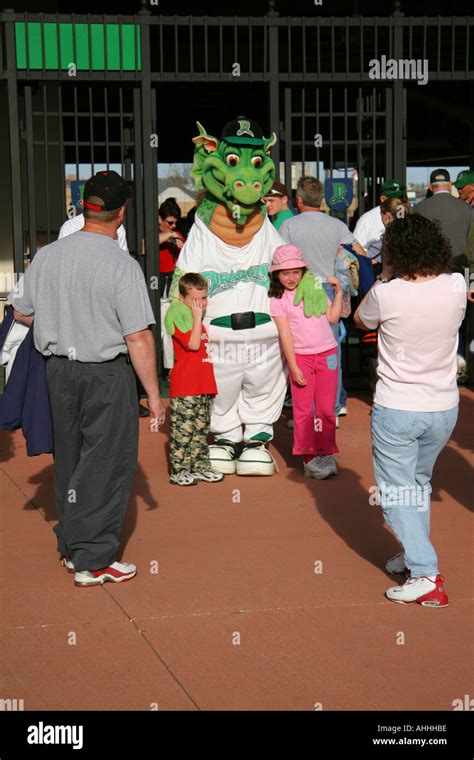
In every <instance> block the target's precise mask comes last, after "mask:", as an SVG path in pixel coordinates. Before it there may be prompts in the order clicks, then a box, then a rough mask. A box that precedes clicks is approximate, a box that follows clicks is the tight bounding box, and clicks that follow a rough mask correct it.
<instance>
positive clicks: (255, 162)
mask: <svg viewBox="0 0 474 760" xmlns="http://www.w3.org/2000/svg"><path fill="white" fill-rule="evenodd" d="M252 164H253V165H254V166H255V168H256V169H258V168H259V167H260V166H261V165H262V164H263V158H262V157H261V156H254V157H253V158H252Z"/></svg>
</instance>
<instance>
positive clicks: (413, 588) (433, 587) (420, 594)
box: [385, 575, 449, 607]
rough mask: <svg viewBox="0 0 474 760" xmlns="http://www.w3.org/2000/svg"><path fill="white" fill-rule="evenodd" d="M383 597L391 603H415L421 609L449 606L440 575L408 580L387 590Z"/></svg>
mask: <svg viewBox="0 0 474 760" xmlns="http://www.w3.org/2000/svg"><path fill="white" fill-rule="evenodd" d="M385 596H386V597H387V599H390V601H391V602H398V603H399V604H411V603H412V602H417V604H421V605H422V606H423V607H447V606H448V604H449V601H448V595H447V593H446V591H445V588H444V578H443V576H442V575H436V576H434V575H431V576H425V575H422V576H421V577H420V578H408V580H407V581H405V583H404V584H403V586H393V587H392V588H389V589H388V590H387V591H386V592H385Z"/></svg>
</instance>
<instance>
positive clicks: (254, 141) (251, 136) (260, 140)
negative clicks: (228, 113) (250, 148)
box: [221, 116, 265, 147]
mask: <svg viewBox="0 0 474 760" xmlns="http://www.w3.org/2000/svg"><path fill="white" fill-rule="evenodd" d="M221 140H225V141H226V142H227V143H229V144H230V145H244V146H245V145H255V146H257V147H262V146H263V145H265V139H264V137H263V132H262V128H261V127H260V126H259V125H258V124H257V122H256V121H252V120H251V119H247V118H246V117H245V116H237V118H236V119H234V121H229V123H228V124H226V125H225V127H224V129H223V130H222V135H221Z"/></svg>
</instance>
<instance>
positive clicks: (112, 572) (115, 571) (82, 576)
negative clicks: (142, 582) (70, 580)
mask: <svg viewBox="0 0 474 760" xmlns="http://www.w3.org/2000/svg"><path fill="white" fill-rule="evenodd" d="M136 574H137V567H136V565H132V564H131V563H128V562H113V563H112V564H111V565H109V567H104V568H103V569H102V570H83V571H82V572H80V573H76V574H75V576H74V585H75V586H102V584H103V583H107V582H110V583H123V582H124V581H130V580H131V579H132V578H134V577H135V576H136Z"/></svg>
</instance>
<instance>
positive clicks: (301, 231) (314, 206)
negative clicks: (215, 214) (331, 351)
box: [280, 177, 367, 416]
mask: <svg viewBox="0 0 474 760" xmlns="http://www.w3.org/2000/svg"><path fill="white" fill-rule="evenodd" d="M323 197H324V189H323V185H322V183H321V182H320V181H319V180H318V179H315V178H314V177H301V179H300V180H299V181H298V186H297V189H296V205H297V207H298V210H299V212H300V213H299V214H298V216H294V217H293V219H287V220H286V221H284V222H283V224H282V226H281V227H280V235H281V236H282V238H283V239H284V240H286V242H287V243H292V244H293V245H297V246H298V248H299V249H300V250H301V251H302V252H303V258H304V259H305V261H307V262H308V264H309V266H310V272H311V274H314V275H315V276H316V277H320V278H321V280H322V282H323V287H324V289H325V291H326V293H327V294H328V296H329V297H330V298H331V299H334V289H333V287H332V285H329V284H328V283H327V282H326V278H327V277H334V275H335V270H336V255H337V252H338V250H339V247H340V246H341V245H344V244H350V245H352V248H353V249H354V251H355V252H356V253H358V254H360V255H361V256H366V255H367V254H366V252H365V250H364V249H363V248H362V246H361V245H359V243H358V242H357V240H356V239H355V237H354V235H353V234H352V232H351V231H350V229H349V227H348V226H347V224H344V222H341V221H340V219H335V218H334V217H332V216H329V215H328V214H325V213H324V212H322V211H321V204H322V202H323ZM331 328H332V330H333V333H334V337H335V338H336V340H337V345H338V351H337V355H338V363H339V383H338V392H337V401H336V415H338V416H339V414H340V413H341V412H342V413H343V414H346V413H347V410H346V398H347V396H346V392H345V390H344V388H343V385H342V369H341V345H340V343H341V338H340V334H341V333H340V326H339V324H336V325H331Z"/></svg>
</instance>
